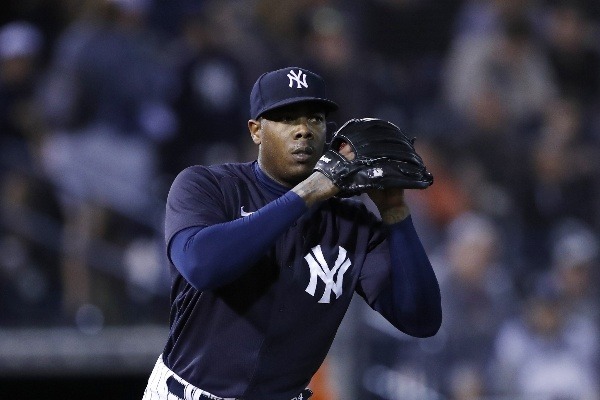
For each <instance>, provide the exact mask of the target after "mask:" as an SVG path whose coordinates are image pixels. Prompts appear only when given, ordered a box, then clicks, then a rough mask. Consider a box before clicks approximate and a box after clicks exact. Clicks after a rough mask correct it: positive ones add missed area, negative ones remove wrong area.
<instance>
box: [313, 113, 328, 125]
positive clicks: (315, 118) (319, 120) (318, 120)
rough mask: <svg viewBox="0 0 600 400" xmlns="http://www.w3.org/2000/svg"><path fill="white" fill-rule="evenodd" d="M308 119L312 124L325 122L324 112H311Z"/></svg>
mask: <svg viewBox="0 0 600 400" xmlns="http://www.w3.org/2000/svg"><path fill="white" fill-rule="evenodd" d="M310 121H311V122H312V123H313V124H322V123H324V122H325V115H324V114H320V113H319V114H313V115H311V116H310Z"/></svg>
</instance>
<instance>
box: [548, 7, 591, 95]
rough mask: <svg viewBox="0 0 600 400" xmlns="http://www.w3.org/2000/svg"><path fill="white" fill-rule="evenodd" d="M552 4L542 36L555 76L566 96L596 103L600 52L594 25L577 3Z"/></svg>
mask: <svg viewBox="0 0 600 400" xmlns="http://www.w3.org/2000/svg"><path fill="white" fill-rule="evenodd" d="M556 3H557V4H555V5H553V6H550V7H549V9H548V12H547V14H548V15H547V17H546V22H545V24H544V31H543V35H544V36H543V38H542V39H544V43H545V46H546V47H547V48H546V52H547V54H548V57H549V59H550V65H551V68H552V72H553V75H554V76H555V77H556V82H557V85H558V88H559V90H560V94H561V96H563V97H568V98H573V99H574V100H576V101H578V102H579V103H581V104H584V103H586V102H587V103H589V104H596V103H597V102H598V100H600V99H599V97H598V96H599V95H600V92H599V91H600V53H599V50H600V49H599V48H597V45H596V43H595V39H594V36H593V32H594V31H593V25H592V24H591V21H590V19H589V17H588V15H587V14H586V11H585V8H584V7H582V6H580V5H578V2H574V1H566V0H561V1H557V2H556Z"/></svg>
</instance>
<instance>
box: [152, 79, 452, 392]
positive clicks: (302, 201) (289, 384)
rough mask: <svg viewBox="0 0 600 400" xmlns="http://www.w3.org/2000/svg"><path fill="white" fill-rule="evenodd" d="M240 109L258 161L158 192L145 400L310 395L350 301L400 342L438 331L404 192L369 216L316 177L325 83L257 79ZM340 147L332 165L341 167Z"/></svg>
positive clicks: (216, 168)
mask: <svg viewBox="0 0 600 400" xmlns="http://www.w3.org/2000/svg"><path fill="white" fill-rule="evenodd" d="M250 103H251V106H250V109H251V119H250V120H249V121H248V128H249V131H250V136H251V138H252V140H253V141H254V143H255V144H256V145H257V146H258V159H257V160H256V161H254V162H250V163H235V164H223V165H213V166H200V165H196V166H191V167H189V168H187V169H185V170H184V171H182V172H181V173H180V174H179V175H178V176H177V177H176V178H175V180H174V182H173V184H172V187H171V190H170V192H169V195H168V198H167V204H166V217H165V238H166V244H167V246H166V250H167V254H168V258H169V261H170V270H171V277H172V290H171V315H170V333H169V337H168V340H167V343H166V346H165V348H164V350H163V352H162V354H161V355H160V357H159V358H158V361H157V363H156V365H155V367H154V370H153V371H152V373H151V375H150V378H149V381H148V385H147V387H146V390H145V392H144V397H143V399H144V400H167V399H168V400H172V399H185V400H192V399H194V400H197V399H245V400H292V399H296V400H299V399H302V400H305V399H307V398H309V397H310V396H311V391H310V390H309V389H307V385H308V383H309V381H310V379H311V377H312V376H313V374H314V373H315V372H316V371H317V369H318V368H319V366H320V365H321V363H322V362H323V360H324V358H325V356H326V355H327V352H328V350H329V348H330V346H331V343H332V341H333V339H334V336H335V334H336V330H337V329H338V327H339V325H340V322H341V321H342V318H343V316H344V314H345V312H346V310H347V308H348V306H349V304H350V300H351V298H352V296H353V294H354V293H358V294H359V295H360V296H361V297H363V298H364V300H365V301H366V302H367V303H368V304H369V305H370V306H371V307H372V308H373V309H374V310H376V311H378V312H379V313H381V314H382V315H383V316H384V317H385V318H386V319H387V320H388V321H389V322H390V323H391V324H393V325H394V326H395V327H396V328H398V329H399V330H401V331H403V332H405V333H406V334H408V335H412V336H416V337H428V336H431V335H434V334H435V333H436V332H437V330H438V329H439V327H440V324H441V306H440V292H439V286H438V282H437V279H436V277H435V274H434V272H433V270H432V267H431V264H430V262H429V260H428V257H427V255H426V253H425V251H424V249H423V247H422V245H421V242H420V240H419V238H418V236H417V233H416V232H415V229H414V226H413V223H412V221H411V217H410V213H409V209H408V207H407V205H406V203H405V202H404V197H403V190H404V189H402V188H401V187H391V188H387V187H385V188H382V189H378V190H370V191H369V193H370V196H371V198H372V200H373V201H374V203H375V205H376V206H377V207H378V210H379V212H380V214H381V218H378V217H375V216H374V215H373V214H372V213H370V212H369V211H368V210H367V208H366V207H365V206H364V204H363V203H362V202H360V201H358V200H356V199H353V198H351V197H350V196H347V197H350V198H346V197H344V196H340V194H341V190H342V188H343V187H344V183H343V182H344V180H343V179H341V178H340V179H338V178H336V177H335V176H334V175H335V174H336V172H335V171H333V172H331V171H332V170H330V171H328V175H329V176H328V175H327V174H326V173H324V172H322V170H324V169H325V168H321V170H315V165H316V164H317V162H318V161H319V159H320V157H321V156H322V155H323V152H324V150H325V145H326V143H325V138H326V117H327V115H328V114H329V113H330V112H332V111H335V110H336V109H337V108H338V106H337V104H336V103H335V102H333V101H332V100H330V99H328V97H327V94H326V87H325V83H324V81H323V79H322V78H321V77H320V76H319V75H317V74H315V73H313V72H311V71H308V70H306V69H303V68H297V67H292V68H284V69H280V70H277V71H271V72H267V73H265V74H263V75H262V76H260V77H259V78H258V80H257V81H256V83H255V84H254V87H253V89H252V92H251V95H250ZM363 124H367V125H369V124H370V125H369V126H372V123H371V120H369V121H367V120H364V121H362V120H361V121H358V122H357V123H356V124H354V125H353V126H355V128H356V129H357V130H358V131H360V130H361V129H362V126H363ZM389 125H391V124H389ZM353 129H354V128H353ZM369 129H371V128H369ZM373 129H379V126H376V127H375V128H373ZM390 130H391V131H394V128H390ZM347 144H348V143H345V146H340V147H341V148H342V149H341V150H340V151H339V154H342V155H344V158H343V160H352V159H353V158H355V157H357V154H355V153H356V152H357V150H356V149H355V148H353V147H352V146H348V145H347ZM323 157H324V158H326V159H327V157H325V156H323ZM348 162H350V161H348ZM339 165H340V164H339V163H338V166H339ZM332 174H333V175H332ZM349 179H350V178H349ZM334 181H335V182H336V183H334Z"/></svg>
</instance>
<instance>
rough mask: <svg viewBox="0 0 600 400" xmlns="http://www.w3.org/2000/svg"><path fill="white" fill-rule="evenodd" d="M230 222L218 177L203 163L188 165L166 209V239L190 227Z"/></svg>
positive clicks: (178, 178) (172, 189)
mask: <svg viewBox="0 0 600 400" xmlns="http://www.w3.org/2000/svg"><path fill="white" fill-rule="evenodd" d="M225 221H228V218H227V212H226V207H225V201H224V197H223V192H222V191H221V189H220V185H219V178H218V177H216V176H215V175H214V174H213V173H212V172H211V171H210V170H209V169H208V168H206V167H203V166H194V167H189V168H186V169H185V170H183V171H182V172H180V173H179V175H177V177H176V178H175V180H174V181H173V184H172V185H171V189H170V190H169V194H168V196H167V204H166V210H165V240H166V243H169V241H170V240H171V238H172V237H173V235H175V233H177V232H179V231H180V230H182V229H185V228H189V227H191V226H210V225H214V224H217V223H220V222H225Z"/></svg>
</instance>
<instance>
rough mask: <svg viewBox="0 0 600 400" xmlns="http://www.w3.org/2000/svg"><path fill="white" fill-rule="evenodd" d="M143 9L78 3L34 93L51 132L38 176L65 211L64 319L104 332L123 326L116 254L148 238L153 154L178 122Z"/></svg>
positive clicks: (166, 69)
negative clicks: (89, 313)
mask: <svg viewBox="0 0 600 400" xmlns="http://www.w3.org/2000/svg"><path fill="white" fill-rule="evenodd" d="M150 6H151V2H150V0H110V1H106V2H89V3H85V5H84V6H83V8H82V9H81V13H80V15H79V17H78V18H77V19H75V20H74V21H73V23H72V24H71V25H70V26H68V27H67V28H66V29H65V31H64V32H63V33H62V35H61V36H60V37H59V39H58V42H57V44H56V47H55V51H54V57H53V59H52V62H51V64H50V65H49V68H48V71H47V76H46V79H45V82H44V83H43V85H42V86H41V89H40V98H39V102H40V103H39V104H40V105H41V106H42V107H43V112H44V117H45V122H46V124H47V125H48V128H49V131H48V134H47V135H46V137H45V139H44V142H43V148H42V156H43V163H44V168H45V170H46V171H47V173H48V174H49V175H50V176H51V178H52V179H53V182H54V184H55V185H56V186H57V187H58V188H59V190H60V194H61V202H62V205H63V207H64V209H65V210H66V216H65V217H66V222H65V231H66V234H65V237H66V240H65V247H64V252H65V261H64V263H65V270H66V271H67V272H66V275H67V277H68V280H69V282H70V285H68V287H69V290H67V291H66V293H65V309H66V311H67V313H68V315H69V317H70V318H77V316H78V313H79V312H80V310H82V307H86V308H84V310H88V309H90V308H89V307H88V305H91V306H92V307H97V310H96V309H95V310H96V311H97V312H99V313H103V315H102V320H103V321H105V322H106V323H107V324H112V323H122V322H123V320H124V318H129V317H127V316H126V315H125V314H124V313H125V312H126V310H127V304H129V302H130V301H132V300H133V301H135V300H136V299H132V298H129V297H128V292H127V279H128V277H131V276H132V275H131V274H130V273H129V272H128V271H127V270H126V269H125V268H126V266H127V265H126V264H124V260H123V253H124V252H125V251H126V250H127V249H128V247H129V246H130V245H134V244H135V241H136V240H137V239H138V238H140V237H145V238H152V237H154V236H155V235H156V228H157V226H158V219H159V218H160V214H159V213H158V210H159V209H158V207H157V204H159V203H161V201H162V200H160V199H158V198H157V197H156V196H157V194H156V193H154V192H153V184H154V179H155V177H156V176H157V175H158V166H157V155H156V151H157V150H156V146H157V143H160V142H162V141H164V140H165V139H166V138H168V137H169V136H170V135H172V134H173V133H174V130H175V128H176V122H177V121H176V118H175V115H174V113H173V111H172V109H171V107H170V104H169V102H170V101H171V100H172V97H171V96H172V95H173V94H172V93H171V89H173V87H174V86H173V82H172V77H171V76H170V75H169V73H170V72H171V69H170V64H169V63H168V60H167V59H166V58H165V57H163V53H162V49H163V48H162V47H161V41H160V38H159V37H158V36H157V35H156V34H155V33H154V31H153V29H152V27H151V26H149V25H148V23H147V17H148V12H149V10H150ZM148 268H149V273H150V271H151V270H152V268H160V267H159V266H158V265H156V266H153V265H152V264H149V265H148ZM150 275H152V274H150ZM156 276H157V275H156ZM96 311H95V312H96Z"/></svg>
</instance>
